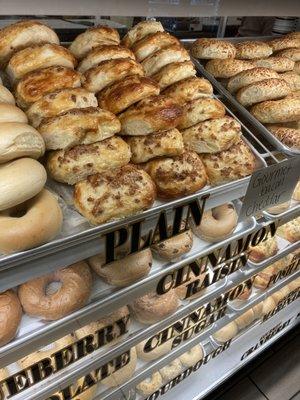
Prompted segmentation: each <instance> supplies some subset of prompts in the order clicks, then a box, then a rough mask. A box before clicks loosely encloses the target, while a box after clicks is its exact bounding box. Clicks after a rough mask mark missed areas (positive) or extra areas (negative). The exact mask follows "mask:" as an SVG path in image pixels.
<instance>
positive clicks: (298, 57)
mask: <svg viewBox="0 0 300 400" xmlns="http://www.w3.org/2000/svg"><path fill="white" fill-rule="evenodd" d="M276 56H279V57H286V58H289V59H290V60H293V61H300V48H297V47H292V48H290V49H285V50H281V51H279V52H278V53H276Z"/></svg>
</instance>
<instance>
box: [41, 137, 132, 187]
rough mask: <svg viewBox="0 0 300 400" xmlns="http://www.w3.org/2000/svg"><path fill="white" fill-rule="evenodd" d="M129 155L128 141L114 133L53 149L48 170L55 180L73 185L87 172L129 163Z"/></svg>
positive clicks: (95, 171) (101, 170) (103, 170)
mask: <svg viewBox="0 0 300 400" xmlns="http://www.w3.org/2000/svg"><path fill="white" fill-rule="evenodd" d="M130 157H131V151H130V147H129V146H128V144H127V143H126V142H124V140H122V139H121V138H120V137H117V136H114V137H111V138H108V139H105V140H102V141H101V142H96V143H92V144H85V145H81V144H79V145H77V146H74V147H72V148H71V149H65V150H57V151H53V152H51V153H50V154H49V156H48V159H47V169H48V171H49V173H50V175H51V176H52V177H53V178H54V179H55V180H56V181H58V182H64V183H68V184H69V185H74V184H75V183H77V182H79V181H81V180H83V179H86V178H87V177H88V176H89V175H93V174H96V173H100V174H101V173H104V172H107V171H111V170H114V169H117V168H120V167H122V166H123V165H126V164H128V163H129V161H130Z"/></svg>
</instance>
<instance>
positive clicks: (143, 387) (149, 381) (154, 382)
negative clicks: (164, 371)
mask: <svg viewBox="0 0 300 400" xmlns="http://www.w3.org/2000/svg"><path fill="white" fill-rule="evenodd" d="M162 384H163V379H162V377H161V374H160V373H159V372H158V371H155V372H153V374H152V375H151V376H150V377H149V378H146V379H144V380H143V381H142V382H140V383H139V384H138V385H137V386H136V389H137V391H138V392H139V393H140V394H141V395H142V396H143V397H146V396H150V395H151V394H152V393H154V392H155V391H156V390H158V389H159V388H160V387H161V386H162Z"/></svg>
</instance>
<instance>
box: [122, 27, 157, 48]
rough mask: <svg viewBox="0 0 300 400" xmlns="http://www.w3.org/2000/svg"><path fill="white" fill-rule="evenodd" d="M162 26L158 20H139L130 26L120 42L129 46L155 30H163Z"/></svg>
mask: <svg viewBox="0 0 300 400" xmlns="http://www.w3.org/2000/svg"><path fill="white" fill-rule="evenodd" d="M163 31H164V28H163V26H162V24H161V22H159V21H141V22H139V23H138V24H136V25H135V26H134V27H132V28H131V29H130V30H129V31H128V32H127V34H126V35H125V36H124V37H123V39H122V44H123V45H124V46H126V47H129V48H131V47H132V46H133V45H134V44H135V43H136V42H137V41H139V40H141V39H143V38H144V37H146V36H148V35H153V34H154V33H156V32H163Z"/></svg>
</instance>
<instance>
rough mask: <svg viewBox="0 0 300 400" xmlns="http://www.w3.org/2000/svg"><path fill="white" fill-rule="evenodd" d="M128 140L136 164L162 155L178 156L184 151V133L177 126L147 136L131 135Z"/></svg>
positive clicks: (132, 159)
mask: <svg viewBox="0 0 300 400" xmlns="http://www.w3.org/2000/svg"><path fill="white" fill-rule="evenodd" d="M126 142H127V143H128V144H129V146H130V149H131V153H132V155H131V161H132V162H134V163H135V164H139V163H143V162H146V161H148V160H150V159H151V158H155V157H160V156H177V155H179V154H182V153H183V151H184V146H183V140H182V135H181V133H180V132H179V131H178V129H176V128H174V129H170V130H168V131H163V132H157V133H153V134H152V135H147V136H132V137H130V136H129V137H128V138H126Z"/></svg>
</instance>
